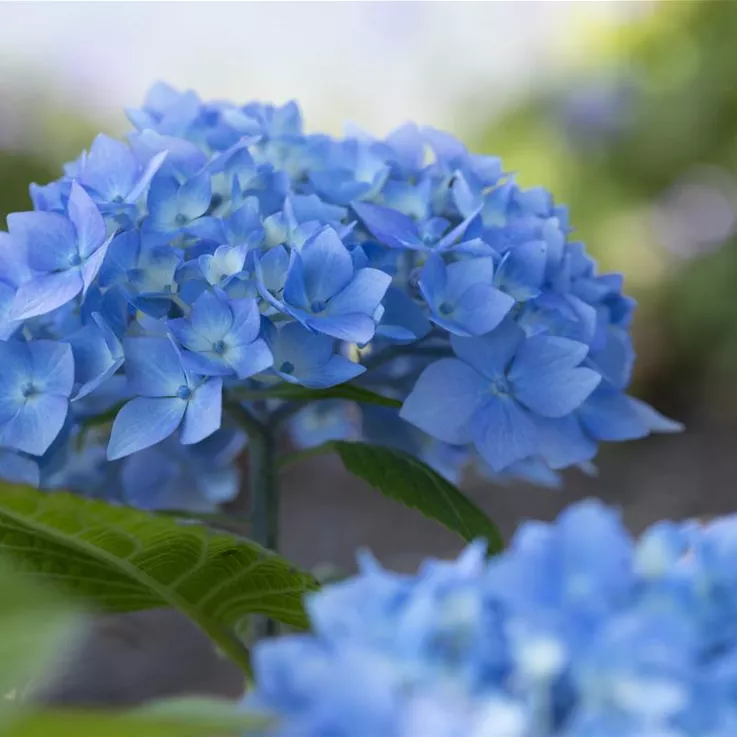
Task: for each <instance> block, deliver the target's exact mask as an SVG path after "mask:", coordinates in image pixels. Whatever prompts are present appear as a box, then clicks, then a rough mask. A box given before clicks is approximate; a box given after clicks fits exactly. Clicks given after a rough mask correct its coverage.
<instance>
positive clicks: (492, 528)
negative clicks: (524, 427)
mask: <svg viewBox="0 0 737 737" xmlns="http://www.w3.org/2000/svg"><path fill="white" fill-rule="evenodd" d="M331 451H335V452H336V453H337V454H338V456H340V459H341V460H342V461H343V465H344V466H345V467H346V470H348V471H350V473H352V474H353V475H354V476H358V477H359V478H362V479H363V480H364V481H366V482H367V483H369V484H371V486H373V487H374V488H375V489H378V490H379V491H380V492H381V493H382V494H384V496H387V497H389V498H390V499H394V501H397V502H399V503H400V504H404V506H406V507H411V508H412V509H416V510H418V511H419V512H421V513H422V514H423V515H425V517H428V518H429V519H432V520H435V521H436V522H440V524H441V525H443V526H445V527H447V528H448V529H449V530H451V531H452V532H455V533H457V534H458V535H460V536H461V537H462V538H463V539H464V540H467V541H471V540H476V539H478V538H485V539H486V541H487V543H488V545H489V552H490V553H496V552H498V551H499V550H501V549H502V548H503V547H504V542H503V540H502V536H501V534H500V532H499V529H498V528H497V526H496V525H495V524H494V523H493V522H492V521H491V520H490V519H489V518H488V517H487V516H486V515H485V514H484V512H483V511H482V510H481V509H479V508H478V507H477V506H476V505H475V504H474V503H473V502H472V501H471V500H470V499H468V498H466V496H465V495H464V494H463V493H462V492H461V490H460V489H458V488H457V487H456V486H454V485H453V484H451V483H450V482H449V481H446V480H445V479H444V478H443V477H442V476H441V475H440V474H438V473H437V472H436V471H433V469H432V468H430V467H429V466H428V465H426V464H425V463H423V462H422V461H420V460H418V459H417V458H415V457H414V456H411V455H408V454H407V453H403V452H402V451H399V450H395V449H394V448H387V447H384V446H381V445H371V444H369V443H350V442H346V441H342V440H336V441H331V442H328V443H325V444H323V445H320V446H318V447H315V448H309V449H308V450H306V451H303V452H302V453H296V454H294V455H293V456H292V457H291V458H292V460H296V459H298V458H304V457H307V456H311V455H316V454H318V453H326V452H331Z"/></svg>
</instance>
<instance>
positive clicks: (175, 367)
mask: <svg viewBox="0 0 737 737" xmlns="http://www.w3.org/2000/svg"><path fill="white" fill-rule="evenodd" d="M123 353H124V354H125V373H126V377H127V379H128V386H129V388H130V391H131V392H132V393H133V394H138V395H140V396H142V397H173V396H176V394H177V390H178V389H179V388H180V387H181V386H184V385H186V383H187V381H186V377H185V375H184V371H183V370H182V364H181V357H180V355H179V352H178V351H177V349H176V347H175V346H174V344H173V343H172V342H171V340H168V339H167V338H151V337H136V338H126V339H125V340H124V341H123Z"/></svg>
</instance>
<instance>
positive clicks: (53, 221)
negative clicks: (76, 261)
mask: <svg viewBox="0 0 737 737" xmlns="http://www.w3.org/2000/svg"><path fill="white" fill-rule="evenodd" d="M7 221H8V230H9V231H10V235H11V237H12V238H13V240H15V241H17V243H18V247H19V249H20V250H21V252H22V253H24V254H25V255H26V259H27V260H28V265H29V266H30V267H31V268H32V269H33V270H35V271H41V272H45V271H56V270H61V269H68V268H69V264H70V258H71V257H72V256H74V254H76V253H77V247H76V240H77V234H76V232H75V230H74V226H73V225H72V223H71V221H69V220H68V219H67V218H65V217H64V216H63V215H59V214H58V213H55V212H14V213H11V214H10V215H8V218H7Z"/></svg>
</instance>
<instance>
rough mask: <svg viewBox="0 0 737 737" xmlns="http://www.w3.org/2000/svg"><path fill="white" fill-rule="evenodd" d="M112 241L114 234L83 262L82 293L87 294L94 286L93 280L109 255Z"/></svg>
mask: <svg viewBox="0 0 737 737" xmlns="http://www.w3.org/2000/svg"><path fill="white" fill-rule="evenodd" d="M111 242H112V236H111V237H110V238H108V240H106V241H105V242H104V243H103V244H102V245H101V246H100V247H99V248H98V249H97V250H96V251H94V252H93V253H92V255H91V256H90V257H89V258H88V259H87V260H86V261H85V262H84V263H83V264H82V267H81V272H82V284H83V285H84V286H83V288H82V293H83V294H87V290H88V289H89V288H90V287H91V286H92V282H93V281H94V280H95V277H96V276H97V274H98V272H99V271H100V268H101V267H102V264H103V262H104V261H105V257H106V256H107V252H108V248H109V247H110V243H111Z"/></svg>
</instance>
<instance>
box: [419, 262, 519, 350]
mask: <svg viewBox="0 0 737 737" xmlns="http://www.w3.org/2000/svg"><path fill="white" fill-rule="evenodd" d="M493 276H494V262H493V260H492V259H491V258H473V259H464V260H462V261H455V262H454V263H451V264H449V265H447V266H446V264H445V262H444V261H443V258H442V257H441V256H439V255H438V254H432V255H431V256H430V257H429V258H428V260H427V262H426V263H425V266H424V268H423V269H422V273H421V274H420V279H419V286H420V291H421V292H422V296H423V297H424V298H425V301H426V302H427V304H428V306H429V307H430V313H431V314H430V319H431V320H432V321H433V322H434V323H435V324H436V325H439V326H440V327H443V328H445V329H446V330H447V331H448V332H450V333H453V334H454V335H461V336H464V337H472V336H477V335H485V334H486V333H488V332H490V331H492V330H493V329H494V328H495V327H496V326H497V325H499V323H500V322H501V321H502V320H503V319H504V317H505V316H506V315H507V313H508V312H509V310H511V309H512V307H513V305H514V299H513V298H512V297H510V296H509V295H508V294H504V293H502V292H500V291H499V290H498V289H496V288H495V287H493V286H492V279H493Z"/></svg>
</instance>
